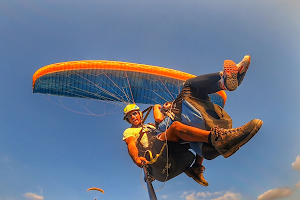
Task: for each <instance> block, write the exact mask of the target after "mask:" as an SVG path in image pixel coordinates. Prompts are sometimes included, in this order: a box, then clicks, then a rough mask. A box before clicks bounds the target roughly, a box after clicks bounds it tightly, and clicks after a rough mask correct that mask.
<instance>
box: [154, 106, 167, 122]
mask: <svg viewBox="0 0 300 200" xmlns="http://www.w3.org/2000/svg"><path fill="white" fill-rule="evenodd" d="M160 109H161V105H159V104H156V105H154V107H153V115H154V120H155V122H158V123H160V122H162V121H163V120H164V119H165V115H164V114H163V113H162V112H161V111H160Z"/></svg>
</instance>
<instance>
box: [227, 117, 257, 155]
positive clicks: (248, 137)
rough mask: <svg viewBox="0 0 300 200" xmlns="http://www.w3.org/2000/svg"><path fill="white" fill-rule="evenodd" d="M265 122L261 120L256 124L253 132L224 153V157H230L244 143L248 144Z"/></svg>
mask: <svg viewBox="0 0 300 200" xmlns="http://www.w3.org/2000/svg"><path fill="white" fill-rule="evenodd" d="M262 124H263V121H261V120H259V123H257V124H256V126H255V128H254V129H253V130H252V131H251V133H250V134H249V135H248V136H247V137H246V138H245V139H244V140H243V141H242V142H240V143H239V144H237V145H235V146H234V147H232V148H231V149H230V150H229V151H227V152H226V153H224V154H222V156H223V157H224V158H228V157H229V156H231V155H233V154H234V153H235V152H237V151H238V150H239V149H240V148H241V147H242V146H243V145H244V144H246V143H247V142H248V141H249V140H250V139H251V138H252V137H253V136H254V135H256V133H257V132H258V131H259V129H260V128H261V126H262Z"/></svg>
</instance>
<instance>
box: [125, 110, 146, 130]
mask: <svg viewBox="0 0 300 200" xmlns="http://www.w3.org/2000/svg"><path fill="white" fill-rule="evenodd" d="M126 118H127V119H128V120H129V122H130V123H131V124H132V125H134V126H137V125H140V124H141V123H142V119H141V115H140V112H139V111H136V110H133V111H130V112H129V113H128V114H127V115H126Z"/></svg>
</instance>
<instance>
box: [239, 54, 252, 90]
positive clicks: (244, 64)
mask: <svg viewBox="0 0 300 200" xmlns="http://www.w3.org/2000/svg"><path fill="white" fill-rule="evenodd" d="M250 61H251V57H250V56H249V55H246V56H244V58H243V60H242V61H241V62H240V63H239V64H237V65H236V66H237V68H238V76H237V79H238V85H241V83H242V81H243V79H244V77H245V75H246V72H247V70H248V68H249V65H250Z"/></svg>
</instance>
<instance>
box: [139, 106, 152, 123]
mask: <svg viewBox="0 0 300 200" xmlns="http://www.w3.org/2000/svg"><path fill="white" fill-rule="evenodd" d="M152 108H153V106H149V107H148V108H146V109H145V110H143V111H142V113H143V114H144V113H145V112H147V113H146V115H145V116H144V117H143V124H144V122H145V121H146V119H147V117H148V116H149V114H150V112H151V110H152Z"/></svg>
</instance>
